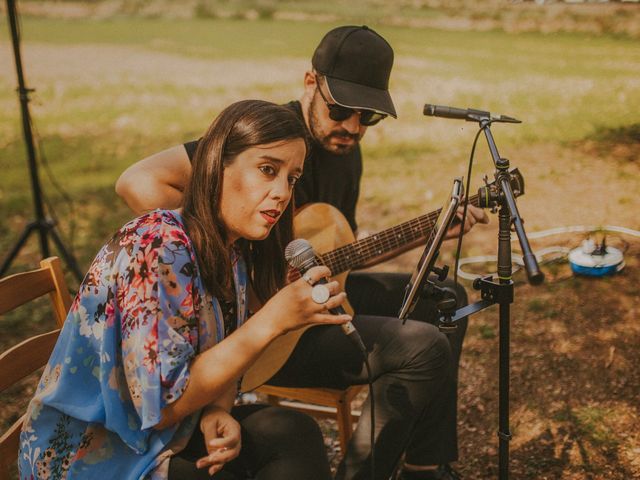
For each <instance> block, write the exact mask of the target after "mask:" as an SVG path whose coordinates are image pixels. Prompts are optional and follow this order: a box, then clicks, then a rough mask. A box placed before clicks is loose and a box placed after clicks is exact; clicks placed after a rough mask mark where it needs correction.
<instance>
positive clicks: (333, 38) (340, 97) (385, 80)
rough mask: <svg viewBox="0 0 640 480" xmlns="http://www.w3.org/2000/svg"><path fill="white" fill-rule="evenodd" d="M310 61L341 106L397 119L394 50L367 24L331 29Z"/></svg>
mask: <svg viewBox="0 0 640 480" xmlns="http://www.w3.org/2000/svg"><path fill="white" fill-rule="evenodd" d="M311 64H312V65H313V68H314V69H315V70H316V71H317V72H318V73H320V74H322V75H324V76H325V77H326V79H327V86H328V87H329V92H330V93H331V96H332V97H333V99H334V100H335V101H336V102H337V103H338V104H339V105H342V106H345V107H350V108H356V109H367V110H375V111H376V112H382V113H386V114H388V115H391V116H392V117H396V118H397V115H396V109H395V107H394V106H393V101H392V100H391V95H389V75H391V67H392V66H393V49H392V48H391V45H389V43H388V42H387V41H386V40H385V39H384V38H382V37H381V36H380V35H378V34H377V33H376V32H374V31H373V30H371V29H370V28H369V27H367V26H366V25H365V26H362V27H358V26H345V27H338V28H335V29H333V30H331V31H330V32H329V33H327V34H326V35H325V36H324V38H323V39H322V41H321V42H320V45H318V48H316V51H315V52H314V54H313V58H312V60H311Z"/></svg>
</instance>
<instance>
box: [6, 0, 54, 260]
mask: <svg viewBox="0 0 640 480" xmlns="http://www.w3.org/2000/svg"><path fill="white" fill-rule="evenodd" d="M7 15H8V16H9V25H10V26H11V41H12V43H13V56H14V57H15V61H16V73H17V75H18V95H19V97H20V109H21V111H22V131H23V133H24V142H25V144H26V146H27V160H28V162H29V173H30V177H31V192H32V195H33V204H34V208H35V214H36V222H37V223H41V222H43V221H44V220H45V216H44V207H43V205H42V192H41V190H40V179H39V178H38V167H37V164H36V149H35V147H34V145H33V132H32V131H31V115H30V114H29V94H30V93H31V92H32V91H33V90H31V89H28V88H27V87H26V86H25V83H24V74H23V72H22V56H21V54H20V37H19V35H18V21H17V15H16V3H15V1H14V0H7ZM38 236H39V237H40V251H41V252H42V256H43V258H46V257H48V256H49V242H48V241H47V234H46V230H45V229H44V228H38Z"/></svg>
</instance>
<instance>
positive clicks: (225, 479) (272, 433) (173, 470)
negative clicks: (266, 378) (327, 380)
mask: <svg viewBox="0 0 640 480" xmlns="http://www.w3.org/2000/svg"><path fill="white" fill-rule="evenodd" d="M231 415H232V416H233V417H234V418H235V419H236V420H237V421H238V423H240V426H241V427H242V449H241V451H240V455H239V456H238V457H237V458H235V459H234V460H233V461H231V462H229V463H227V464H226V465H225V466H224V468H223V469H222V470H221V471H220V472H218V473H216V474H215V475H213V476H209V474H208V472H207V469H206V468H203V469H197V468H196V465H195V462H196V461H197V460H198V459H199V458H201V457H204V456H205V455H207V450H206V448H205V444H204V437H203V435H202V432H201V431H200V429H199V428H197V429H196V431H195V432H194V434H193V435H192V437H191V439H190V440H189V444H188V445H187V447H186V448H185V449H184V450H183V451H182V452H180V453H178V455H176V456H175V457H172V458H171V462H170V464H169V480H184V479H190V480H207V479H215V480H245V479H248V478H251V479H255V480H283V479H291V480H296V479H300V480H303V479H304V480H307V479H308V480H330V479H331V472H330V469H329V462H328V461H327V454H326V450H325V448H324V442H323V439H322V433H321V432H320V429H319V428H318V425H317V423H316V422H315V421H314V420H313V419H312V418H311V417H309V416H307V415H305V414H303V413H300V412H296V411H293V410H288V409H284V408H279V407H271V406H266V405H240V406H237V407H234V408H233V409H232V410H231Z"/></svg>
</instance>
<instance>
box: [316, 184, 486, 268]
mask: <svg viewBox="0 0 640 480" xmlns="http://www.w3.org/2000/svg"><path fill="white" fill-rule="evenodd" d="M469 203H470V204H471V205H474V206H476V207H477V206H478V195H474V196H473V197H470V198H469ZM441 210H442V208H439V209H438V210H435V211H433V212H431V213H427V214H426V215H422V216H420V217H417V218H414V219H412V220H409V221H407V222H404V223H401V224H400V225H396V226H395V227H391V228H387V229H386V230H382V231H381V232H378V233H375V234H373V235H370V236H368V237H366V238H363V239H362V240H358V241H357V242H353V243H350V244H348V245H344V246H342V247H340V248H337V249H336V250H333V251H331V252H327V253H324V254H322V255H320V256H319V257H320V261H321V263H322V264H323V265H326V266H327V267H329V268H330V269H331V273H332V275H338V274H340V273H342V272H346V271H347V270H351V269H353V268H356V267H359V266H360V265H364V264H366V263H367V262H369V261H371V260H373V259H375V258H378V257H381V256H383V255H387V254H389V253H392V252H394V251H401V250H402V248H403V247H404V246H406V245H409V244H411V243H414V242H416V241H418V240H422V239H426V238H428V237H429V235H431V233H432V232H433V229H434V227H435V225H436V222H437V220H438V217H439V216H440V211H441Z"/></svg>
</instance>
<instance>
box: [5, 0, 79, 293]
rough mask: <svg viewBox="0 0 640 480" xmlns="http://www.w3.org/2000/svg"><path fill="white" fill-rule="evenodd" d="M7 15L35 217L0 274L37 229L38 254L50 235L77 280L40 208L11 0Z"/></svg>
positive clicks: (66, 253) (74, 267) (72, 261)
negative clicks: (38, 240)
mask: <svg viewBox="0 0 640 480" xmlns="http://www.w3.org/2000/svg"><path fill="white" fill-rule="evenodd" d="M7 15H8V17H9V24H10V27H11V40H12V43H13V55H14V57H15V62H16V72H17V75H18V95H19V97H20V107H21V112H22V128H23V132H24V140H25V143H26V146H27V159H28V162H29V174H30V177H31V192H32V194H33V204H34V209H35V214H36V219H35V220H34V221H32V222H30V223H29V224H27V226H26V227H25V229H24V231H23V232H22V234H21V235H20V237H19V238H18V241H17V242H16V244H15V245H14V246H13V247H12V248H11V250H10V251H9V253H8V254H7V256H6V258H5V259H4V260H3V261H2V265H1V266H0V276H2V275H4V274H5V272H6V271H7V270H8V269H9V267H10V266H11V262H13V260H14V259H15V257H16V256H17V255H18V253H19V252H20V249H21V248H22V247H23V246H24V244H25V243H26V241H27V240H28V239H29V237H30V236H31V234H32V233H37V234H38V237H39V239H40V252H41V253H42V258H46V257H48V256H49V254H50V253H49V241H48V238H49V236H51V239H52V240H53V243H54V244H55V246H56V248H57V249H58V251H59V252H60V255H61V256H62V258H63V259H64V261H65V262H66V263H67V265H68V266H69V268H70V269H71V271H72V272H73V274H74V275H75V276H76V278H77V279H78V280H79V281H81V280H82V273H81V272H80V269H79V268H78V264H77V262H76V260H75V258H74V257H73V255H72V254H71V253H70V252H69V251H68V250H67V249H66V248H65V246H64V244H63V243H62V240H61V239H60V236H59V235H58V232H57V231H56V228H55V222H54V221H53V220H52V219H50V218H47V217H46V216H45V212H44V205H43V202H42V190H41V187H40V178H39V176H38V164H37V162H36V150H35V147H34V144H33V133H32V131H31V116H30V114H29V94H30V93H31V92H33V89H29V88H26V86H25V82H24V75H23V73H22V59H21V55H20V36H19V33H18V22H17V12H16V4H15V0H7Z"/></svg>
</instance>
